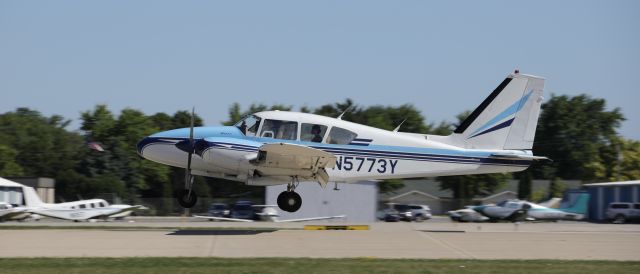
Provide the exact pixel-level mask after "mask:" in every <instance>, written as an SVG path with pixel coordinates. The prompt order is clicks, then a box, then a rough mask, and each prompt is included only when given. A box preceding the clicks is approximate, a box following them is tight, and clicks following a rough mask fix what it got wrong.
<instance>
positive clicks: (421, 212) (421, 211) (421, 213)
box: [409, 205, 431, 222]
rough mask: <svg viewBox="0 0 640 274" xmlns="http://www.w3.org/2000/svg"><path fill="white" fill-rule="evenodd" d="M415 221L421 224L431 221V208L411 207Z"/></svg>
mask: <svg viewBox="0 0 640 274" xmlns="http://www.w3.org/2000/svg"><path fill="white" fill-rule="evenodd" d="M409 209H410V210H411V213H412V215H413V220H414V221H416V222H421V221H425V220H429V219H431V208H429V206H428V205H409Z"/></svg>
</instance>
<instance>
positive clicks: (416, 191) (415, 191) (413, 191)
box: [389, 190, 440, 201]
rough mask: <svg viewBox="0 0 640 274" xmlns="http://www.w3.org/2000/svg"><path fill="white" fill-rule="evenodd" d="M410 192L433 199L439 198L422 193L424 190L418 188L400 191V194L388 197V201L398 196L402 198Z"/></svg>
mask: <svg viewBox="0 0 640 274" xmlns="http://www.w3.org/2000/svg"><path fill="white" fill-rule="evenodd" d="M411 194H418V195H422V196H425V197H429V198H431V199H434V200H440V198H438V197H436V196H433V195H431V194H429V193H424V192H422V191H419V190H412V191H409V192H405V193H402V194H400V195H396V196H393V197H389V200H390V201H391V200H396V199H399V198H402V197H404V196H408V195H411Z"/></svg>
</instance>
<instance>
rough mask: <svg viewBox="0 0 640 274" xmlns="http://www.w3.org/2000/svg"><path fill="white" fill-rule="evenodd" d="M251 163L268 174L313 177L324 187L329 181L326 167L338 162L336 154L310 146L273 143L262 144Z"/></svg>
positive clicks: (264, 173)
mask: <svg viewBox="0 0 640 274" xmlns="http://www.w3.org/2000/svg"><path fill="white" fill-rule="evenodd" d="M251 163H252V164H254V165H255V166H256V169H257V170H258V171H260V172H261V173H262V174H263V175H266V176H300V177H303V178H311V179H316V180H318V181H319V182H320V184H321V185H322V186H323V187H324V186H326V184H327V183H328V182H329V175H328V174H327V172H326V170H325V168H332V167H333V166H334V165H335V164H336V156H335V155H333V154H331V153H329V152H326V151H322V150H319V149H315V148H311V147H308V146H303V145H297V144H290V143H272V144H265V145H262V146H261V147H260V148H259V150H258V155H257V157H256V158H255V159H253V160H251Z"/></svg>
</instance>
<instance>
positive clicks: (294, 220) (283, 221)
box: [275, 215, 347, 223]
mask: <svg viewBox="0 0 640 274" xmlns="http://www.w3.org/2000/svg"><path fill="white" fill-rule="evenodd" d="M346 217H347V215H339V216H327V217H313V218H302V219H289V220H277V221H275V222H276V223H292V222H307V221H317V220H329V219H342V218H346Z"/></svg>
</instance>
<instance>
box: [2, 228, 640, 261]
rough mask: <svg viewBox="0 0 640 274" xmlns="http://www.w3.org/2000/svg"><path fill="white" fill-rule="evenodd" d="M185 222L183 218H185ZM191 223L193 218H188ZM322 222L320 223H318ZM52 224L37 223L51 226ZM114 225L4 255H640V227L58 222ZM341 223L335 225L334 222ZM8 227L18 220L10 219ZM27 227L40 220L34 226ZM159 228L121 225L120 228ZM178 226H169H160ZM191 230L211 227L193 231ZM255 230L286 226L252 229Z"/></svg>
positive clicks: (11, 234)
mask: <svg viewBox="0 0 640 274" xmlns="http://www.w3.org/2000/svg"><path fill="white" fill-rule="evenodd" d="M181 220H182V221H181ZM185 220H187V221H185ZM314 223H315V222H314ZM45 224H47V223H35V225H45ZM49 224H53V225H67V226H68V225H78V226H95V225H101V226H102V225H105V224H106V225H108V226H114V228H113V229H22V230H12V229H11V230H10V229H3V230H0V243H2V245H0V257H34V256H36V257H51V256H54V257H84V256H90V257H94V256H95V257H102V256H108V257H128V256H138V257H143V256H195V257H202V256H204V257H206V256H216V257H316V258H327V257H335V258H344V257H376V258H431V259H438V258H452V259H457V258H466V259H571V260H593V259H602V260H640V255H638V254H640V225H635V224H631V225H613V224H591V223H578V222H559V223H524V224H518V225H514V224H511V223H497V224H459V223H450V222H445V221H438V220H435V221H434V222H430V221H427V222H424V223H373V224H369V225H371V230H369V231H305V230H299V229H297V228H302V227H303V226H304V224H300V223H278V224H274V223H248V224H247V223H223V222H192V221H188V219H177V221H176V220H173V221H170V220H169V219H166V220H163V221H157V220H156V221H140V219H139V220H138V221H136V222H135V223H127V222H120V223H118V222H111V223H80V224H73V223H68V222H53V223H49ZM334 224H335V223H334ZM2 225H15V223H5V224H2ZM26 225H34V224H33V223H28V224H26ZM123 226H131V227H134V226H135V227H140V226H148V227H156V228H154V229H121V228H118V227H123ZM168 226H170V227H176V229H166V228H159V227H168ZM189 227H199V228H202V227H211V228H212V229H211V230H206V229H205V230H190V229H188V228H189ZM225 227H227V228H230V227H235V228H237V227H246V228H247V229H244V230H220V228H225ZM251 227H261V228H263V229H264V228H269V227H274V228H276V229H280V230H275V229H274V230H252V229H251Z"/></svg>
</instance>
